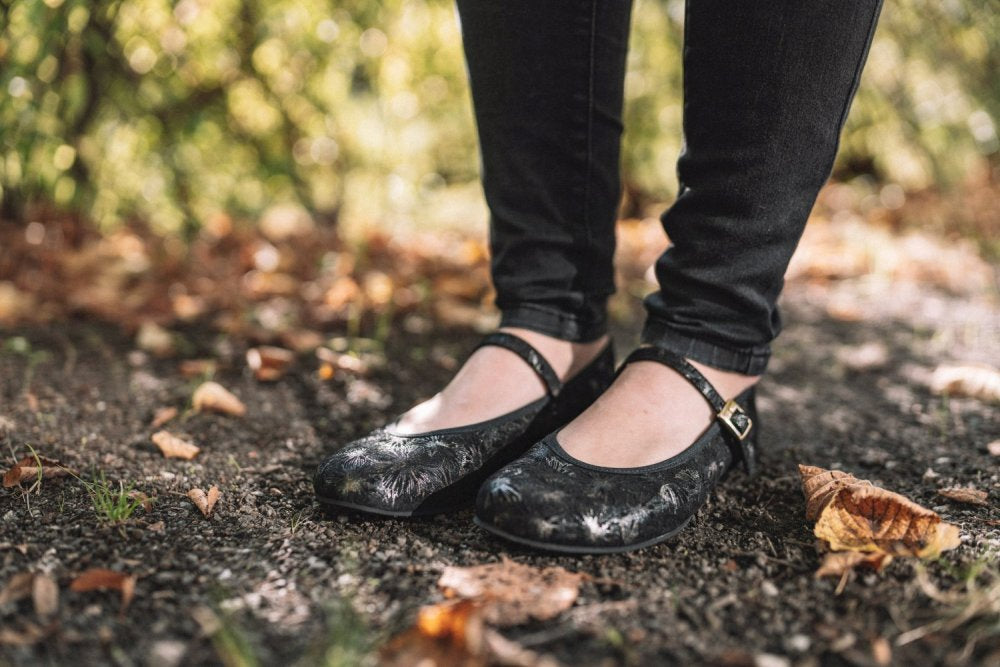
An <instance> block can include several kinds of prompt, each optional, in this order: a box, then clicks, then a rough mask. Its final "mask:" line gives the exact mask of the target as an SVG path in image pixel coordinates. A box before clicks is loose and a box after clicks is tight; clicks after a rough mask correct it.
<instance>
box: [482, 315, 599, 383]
mask: <svg viewBox="0 0 1000 667" xmlns="http://www.w3.org/2000/svg"><path fill="white" fill-rule="evenodd" d="M500 331H503V332H506V333H510V334H513V335H515V336H518V337H520V338H523V339H524V340H525V341H527V342H528V343H530V344H531V345H532V346H533V347H534V348H535V349H537V350H538V351H539V352H540V353H541V355H542V356H543V357H545V359H546V360H547V361H548V362H549V364H551V365H552V368H553V369H554V370H555V372H556V374H557V375H558V376H559V379H561V380H563V381H565V380H567V379H569V378H571V377H573V376H574V375H576V374H577V373H578V372H579V371H581V370H582V369H583V368H584V367H586V366H587V364H589V363H590V362H591V361H593V360H594V359H596V358H597V355H598V354H600V352H601V350H603V349H604V347H605V346H606V345H607V343H608V340H609V336H608V335H607V334H604V335H603V336H601V337H600V338H598V339H596V340H593V341H589V342H586V343H575V342H572V341H568V340H562V339H561V338H554V337H552V336H548V335H546V334H543V333H539V332H537V331H532V330H531V329H522V328H519V327H501V329H500Z"/></svg>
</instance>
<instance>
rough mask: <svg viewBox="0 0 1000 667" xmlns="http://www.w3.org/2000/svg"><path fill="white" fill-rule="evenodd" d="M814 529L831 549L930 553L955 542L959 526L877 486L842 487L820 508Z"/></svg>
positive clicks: (921, 556) (920, 554) (908, 553)
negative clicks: (946, 521)
mask: <svg viewBox="0 0 1000 667" xmlns="http://www.w3.org/2000/svg"><path fill="white" fill-rule="evenodd" d="M814 534H815V535H816V537H818V538H820V539H821V540H826V542H827V543H828V544H829V546H830V548H831V549H832V550H834V551H844V550H851V551H865V552H873V551H884V552H886V553H888V554H891V555H894V556H917V557H918V558H933V557H935V556H937V555H938V554H939V553H941V552H942V551H946V550H948V549H954V548H955V547H957V546H958V544H959V540H958V528H957V527H956V526H953V525H951V524H949V523H945V522H943V521H941V517H940V516H938V514H937V513H936V512H933V511H931V510H929V509H927V508H925V507H921V506H920V505H918V504H916V503H915V502H913V501H911V500H908V499H907V498H905V497H903V496H901V495H899V494H898V493H892V492H891V491H886V490H885V489H880V488H878V487H875V486H858V487H851V488H848V489H843V490H841V491H840V492H839V493H838V494H837V495H836V497H835V499H834V500H833V501H832V502H831V503H830V504H829V505H828V506H827V508H826V509H825V510H824V511H823V513H822V514H820V517H819V519H818V520H817V521H816V528H815V529H814Z"/></svg>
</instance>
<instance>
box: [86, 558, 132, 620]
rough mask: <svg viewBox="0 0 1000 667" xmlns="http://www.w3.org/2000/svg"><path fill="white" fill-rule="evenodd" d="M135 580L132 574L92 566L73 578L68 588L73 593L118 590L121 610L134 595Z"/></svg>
mask: <svg viewBox="0 0 1000 667" xmlns="http://www.w3.org/2000/svg"><path fill="white" fill-rule="evenodd" d="M135 582H136V576H135V575H134V574H125V573H123V572H115V571H114V570H105V569H103V568H94V569H91V570H87V571H86V572H84V573H83V574H81V575H80V576H78V577H77V578H76V579H74V580H73V581H72V582H71V583H70V585H69V589H70V590H71V591H73V592H75V593H86V592H89V591H119V592H121V598H122V604H121V611H125V608H126V607H128V605H129V603H130V602H132V597H133V596H134V595H135Z"/></svg>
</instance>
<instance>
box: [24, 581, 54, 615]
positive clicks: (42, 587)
mask: <svg viewBox="0 0 1000 667" xmlns="http://www.w3.org/2000/svg"><path fill="white" fill-rule="evenodd" d="M31 600H32V602H33V603H34V605H35V613H36V614H38V616H39V617H41V618H46V617H48V616H52V615H53V614H55V613H56V612H57V611H59V586H58V585H57V584H56V582H55V580H54V579H53V578H52V577H50V576H49V575H47V574H44V573H39V574H36V575H35V578H34V580H33V581H32V582H31Z"/></svg>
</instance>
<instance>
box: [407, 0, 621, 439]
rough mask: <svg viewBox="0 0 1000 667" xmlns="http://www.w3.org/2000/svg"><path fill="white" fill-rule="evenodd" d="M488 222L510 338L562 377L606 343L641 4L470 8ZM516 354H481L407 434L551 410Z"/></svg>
mask: <svg viewBox="0 0 1000 667" xmlns="http://www.w3.org/2000/svg"><path fill="white" fill-rule="evenodd" d="M457 4H458V9H459V13H460V19H461V25H462V35H463V43H464V47H465V55H466V62H467V64H468V71H469V79H470V84H471V88H472V98H473V104H474V109H475V116H476V122H477V126H478V130H479V140H480V147H481V155H482V163H481V164H482V181H483V190H484V192H485V195H486V201H487V204H488V205H489V209H490V250H491V257H492V265H491V268H492V276H493V283H494V286H495V288H496V292H497V306H498V307H499V309H500V311H501V313H502V319H501V328H502V330H505V331H511V332H513V333H516V334H518V335H520V336H522V337H523V338H525V339H526V340H528V341H529V342H530V343H531V344H532V345H534V346H535V347H536V348H537V349H538V350H539V351H540V352H541V353H542V354H543V355H544V356H545V357H546V358H547V359H548V360H549V361H550V362H551V363H552V365H553V366H554V367H555V370H556V371H557V373H559V374H560V376H561V377H566V376H568V375H572V374H573V373H574V371H575V370H577V369H579V368H581V367H583V366H585V365H586V364H587V363H588V362H589V361H590V360H591V359H592V358H593V357H594V356H595V355H596V354H597V353H598V352H599V351H600V350H601V349H602V348H603V347H604V344H605V343H606V338H607V336H606V312H605V305H606V301H607V298H608V296H609V295H610V294H611V293H612V292H613V291H614V280H613V275H614V274H613V266H612V258H613V255H614V224H615V219H616V213H617V207H618V200H619V197H620V187H621V186H620V177H619V170H618V165H619V151H620V140H621V133H622V118H621V117H622V97H623V93H622V89H623V82H624V78H625V56H626V49H627V42H628V31H629V17H630V11H631V2H630V0H552V1H551V2H544V3H538V2H532V1H530V0H458V2H457ZM542 395H543V386H542V384H541V382H540V381H539V380H538V378H537V376H536V375H535V374H534V372H533V371H532V370H531V369H530V368H528V367H527V366H526V365H525V364H524V362H523V361H521V359H519V358H518V357H517V356H515V355H514V354H512V353H510V352H508V351H507V350H504V349H502V348H496V347H486V348H482V349H480V350H478V351H477V352H476V353H475V354H474V355H472V357H470V358H469V360H468V361H467V362H466V363H465V365H464V366H463V368H462V369H461V371H459V373H458V374H457V375H456V376H455V378H454V379H453V380H452V382H451V383H450V384H449V385H448V386H447V387H446V388H445V389H444V390H443V391H442V392H441V393H440V394H438V395H437V396H435V397H434V398H432V399H431V400H429V401H427V402H425V403H423V404H421V405H419V406H417V407H415V408H414V409H413V410H411V411H409V412H408V413H407V414H406V415H404V417H403V418H402V419H401V421H400V422H399V423H398V424H397V426H396V428H397V430H398V431H400V432H404V433H417V432H422V431H428V430H432V429H435V428H447V427H451V426H459V425H463V424H468V423H472V422H476V421H481V420H483V419H488V418H491V417H495V416H498V415H500V414H503V413H505V412H509V411H510V410H512V409H514V408H517V407H519V406H521V405H524V404H525V403H527V402H529V401H531V400H534V399H537V398H540V397H541V396H542Z"/></svg>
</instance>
